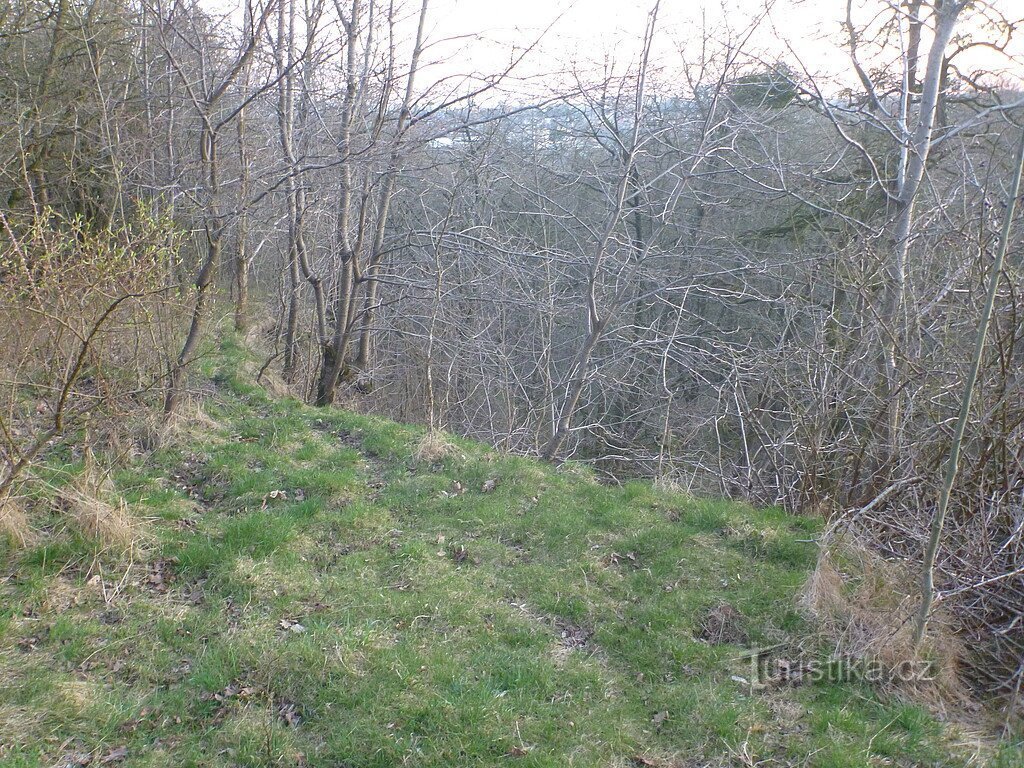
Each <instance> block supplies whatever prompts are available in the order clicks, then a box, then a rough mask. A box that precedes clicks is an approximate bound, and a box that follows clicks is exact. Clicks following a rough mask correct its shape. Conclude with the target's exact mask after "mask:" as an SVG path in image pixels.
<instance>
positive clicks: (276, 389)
mask: <svg viewBox="0 0 1024 768" xmlns="http://www.w3.org/2000/svg"><path fill="white" fill-rule="evenodd" d="M253 373H254V375H255V373H256V371H254V372H253ZM256 383H257V384H259V385H260V386H261V387H263V389H264V390H266V393H267V394H268V395H270V396H271V397H273V398H278V399H280V398H285V397H295V396H296V393H295V389H294V388H293V387H292V385H291V384H289V383H288V382H287V381H285V380H284V378H283V377H282V376H281V375H280V374H279V373H277V372H276V371H274V370H271V369H270V368H268V369H267V370H265V371H264V372H263V374H262V375H261V376H260V377H259V380H258V381H257V382H256Z"/></svg>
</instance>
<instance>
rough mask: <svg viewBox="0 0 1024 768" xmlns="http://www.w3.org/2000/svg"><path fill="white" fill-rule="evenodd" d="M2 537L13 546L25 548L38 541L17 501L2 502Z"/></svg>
mask: <svg viewBox="0 0 1024 768" xmlns="http://www.w3.org/2000/svg"><path fill="white" fill-rule="evenodd" d="M0 537H3V538H6V539H7V540H8V541H9V542H10V543H11V544H14V545H15V546H18V547H25V546H28V545H29V544H31V543H32V542H33V541H35V539H36V532H35V530H34V529H33V528H32V523H31V522H30V521H29V519H28V515H27V514H25V510H24V509H23V508H22V506H21V504H19V503H18V500H17V499H14V498H7V499H3V500H0Z"/></svg>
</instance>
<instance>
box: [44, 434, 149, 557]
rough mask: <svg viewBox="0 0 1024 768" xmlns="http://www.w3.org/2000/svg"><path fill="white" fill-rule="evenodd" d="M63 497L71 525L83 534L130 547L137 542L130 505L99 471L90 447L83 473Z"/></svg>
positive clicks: (63, 492) (106, 542)
mask: <svg viewBox="0 0 1024 768" xmlns="http://www.w3.org/2000/svg"><path fill="white" fill-rule="evenodd" d="M60 496H61V500H62V501H63V502H64V507H65V509H66V510H67V512H68V514H69V516H70V519H71V522H72V524H73V525H74V526H75V527H76V528H77V529H78V530H79V531H81V532H82V534H83V535H85V536H87V537H89V538H91V539H95V540H97V541H99V542H101V543H103V544H104V545H106V546H128V545H130V544H132V543H133V542H134V541H135V538H136V536H137V534H138V531H137V528H136V525H135V521H134V520H133V519H132V516H131V513H130V512H129V510H128V505H127V504H126V503H125V501H124V499H122V498H121V497H120V496H118V494H117V492H116V491H115V489H114V486H113V483H111V482H110V478H109V477H108V476H107V475H106V474H104V473H103V472H102V471H100V469H99V467H98V466H97V464H96V462H95V458H94V457H93V456H92V452H91V451H90V450H88V449H86V454H85V468H84V470H83V471H82V474H80V475H79V476H78V477H77V478H75V480H74V481H73V482H72V483H71V484H70V485H69V486H68V487H67V488H64V489H63V490H62V491H61V494H60Z"/></svg>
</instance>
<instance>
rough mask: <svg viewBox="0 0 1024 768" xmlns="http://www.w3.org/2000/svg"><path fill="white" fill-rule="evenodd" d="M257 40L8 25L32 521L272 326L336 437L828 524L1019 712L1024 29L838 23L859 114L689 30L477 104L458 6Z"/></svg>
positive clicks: (2, 81) (70, 5)
mask: <svg viewBox="0 0 1024 768" xmlns="http://www.w3.org/2000/svg"><path fill="white" fill-rule="evenodd" d="M246 1H247V2H248V3H249V4H248V5H246V6H245V8H244V9H241V10H240V11H239V12H237V13H228V14H225V13H223V12H222V11H221V10H219V9H218V8H217V7H216V6H215V5H214V4H208V3H203V2H199V1H198V0H152V1H151V0H4V1H3V2H2V3H0V104H2V105H3V109H2V111H0V236H2V246H0V281H2V282H3V290H2V294H0V382H2V389H0V399H2V403H0V405H2V409H0V458H2V460H3V462H2V468H0V500H2V499H6V498H7V497H8V496H10V497H12V498H13V496H14V495H16V494H18V493H20V492H22V489H23V486H24V484H25V483H28V482H30V478H31V475H32V466H33V463H34V461H35V460H36V459H37V458H38V457H39V456H41V455H42V454H44V453H45V452H46V451H48V450H50V449H51V447H52V446H53V445H55V444H57V443H60V442H61V441H64V442H74V441H79V440H81V439H82V435H83V434H85V433H87V434H88V435H89V439H90V440H91V441H93V442H95V444H96V445H97V446H98V448H97V450H100V449H102V450H106V451H108V452H113V453H114V454H116V453H117V452H118V451H121V452H127V451H138V450H146V449H149V448H151V447H152V446H153V445H154V444H155V443H156V442H158V441H159V437H160V426H159V425H160V424H161V423H166V422H167V421H168V420H172V419H174V418H189V417H190V416H189V414H190V413H191V411H190V405H189V401H190V393H191V387H192V384H191V379H190V375H191V373H192V372H193V371H194V370H195V368H196V367H197V366H200V365H201V364H202V361H203V358H204V355H205V354H206V350H207V349H208V344H209V343H210V339H211V336H212V333H213V331H214V330H215V329H217V328H227V327H229V326H231V325H233V327H234V328H235V329H236V330H237V331H238V332H239V334H240V337H241V338H244V339H247V343H249V344H251V345H252V346H253V347H254V348H255V349H258V350H260V351H261V354H262V364H261V366H260V367H259V369H258V370H256V371H254V373H256V374H258V375H259V377H260V379H261V380H264V381H269V382H272V383H275V385H276V386H277V387H278V388H280V389H285V388H287V389H288V390H289V391H290V392H291V393H292V394H294V395H295V396H297V397H299V398H301V399H304V400H306V401H308V402H310V403H313V404H316V405H319V406H324V407H328V406H331V405H337V406H341V407H346V408H352V409H357V410H362V411H369V412H375V413H380V414H383V415H386V416H389V417H391V418H394V419H398V420H401V421H407V422H417V423H423V424H427V425H429V426H430V427H431V428H433V429H437V430H446V431H448V432H451V433H454V434H459V435H464V436H468V437H471V438H475V439H478V440H481V441H484V442H487V443H490V444H492V445H494V446H497V447H499V448H501V449H503V450H507V451H511V452H518V453H524V454H532V455H536V456H540V457H542V458H544V459H547V460H551V461H557V462H563V461H568V460H572V461H578V462H584V463H588V464H591V465H593V466H594V467H595V468H596V470H597V471H598V472H599V473H601V474H602V476H604V477H607V478H608V479H609V480H611V481H614V480H619V479H625V478H630V477H636V476H641V477H650V478H653V479H655V480H656V481H657V482H659V483H665V484H668V485H672V486H674V487H678V488H681V489H684V490H687V491H689V492H691V493H693V494H694V495H698V496H708V495H711V496H729V497H734V498H743V499H748V500H750V501H751V502H752V503H756V504H767V505H773V504H777V505H783V506H785V507H786V508H787V509H789V510H791V511H794V512H797V513H800V514H806V515H816V516H821V517H823V518H824V519H825V520H826V521H827V525H828V529H827V530H828V535H827V537H826V539H825V541H824V542H823V543H822V552H823V554H822V565H821V566H820V568H819V571H828V572H829V573H833V574H838V573H841V571H842V567H841V566H840V565H837V564H833V563H832V562H831V559H830V558H831V552H832V549H831V548H832V545H833V543H836V542H839V541H842V542H844V543H849V542H851V541H855V542H857V545H858V547H859V548H860V550H862V551H863V552H864V553H865V554H864V556H865V557H867V556H868V555H867V554H866V553H873V554H872V555H871V556H872V557H876V558H878V559H879V561H884V562H896V563H901V564H903V565H905V566H906V567H907V568H908V569H910V571H912V573H913V574H914V575H913V581H912V583H911V582H908V585H907V587H906V590H905V592H904V594H903V595H902V597H901V598H900V599H899V600H897V601H896V604H895V607H893V608H892V612H893V614H894V615H895V614H898V615H899V616H902V617H903V620H904V624H902V625H901V624H899V623H897V622H895V620H892V621H890V626H891V625H895V628H894V629H893V632H896V633H898V632H903V631H904V630H906V631H907V632H914V631H915V629H916V634H917V635H918V638H917V641H916V642H915V644H919V643H920V641H921V636H923V635H925V634H927V632H929V631H937V629H936V627H937V626H938V625H939V624H940V623H941V626H942V628H943V630H945V629H947V628H951V629H952V630H955V632H956V633H957V635H958V636H959V637H960V638H961V642H962V643H963V644H964V646H965V647H970V648H975V649H982V650H983V654H982V655H981V657H980V658H976V656H977V654H973V653H972V655H971V658H972V659H973V660H974V661H975V662H976V664H975V668H976V669H977V670H978V674H975V675H973V676H972V679H973V680H974V681H975V682H976V683H977V685H979V686H980V687H982V688H984V689H986V690H989V691H992V692H996V693H1000V694H1003V695H1006V696H1009V697H1013V696H1015V695H1016V694H1017V693H1019V691H1020V688H1021V682H1022V677H1024V621H1022V618H1021V617H1022V610H1024V389H1022V380H1021V375H1022V374H1021V361H1022V359H1024V348H1022V344H1024V327H1022V318H1024V273H1022V271H1021V259H1022V256H1024V227H1022V226H1021V225H1020V224H1021V222H1020V221H1019V218H1020V212H1019V210H1018V211H1017V217H1018V221H1017V222H1014V220H1013V218H1014V211H1015V203H1016V202H1017V198H1018V197H1019V195H1020V190H1019V176H1020V170H1019V169H1020V166H1021V158H1022V156H1024V155H1022V152H1024V150H1021V149H1019V148H1018V147H1019V146H1022V147H1024V145H1022V144H1021V136H1022V133H1024V96H1022V91H1021V83H1022V75H1024V61H1021V60H1018V59H1015V58H1014V54H1013V51H1014V50H1015V47H1014V46H1015V45H1016V42H1017V41H1016V35H1019V34H1021V32H1022V30H1021V24H1022V23H1024V22H1022V21H1021V20H1020V19H1019V18H1018V16H1020V15H1022V13H1024V9H1022V8H1021V7H1019V6H1018V3H1016V2H1015V1H1014V0H990V2H968V1H965V0H934V1H932V0H904V1H903V2H897V0H865V1H864V2H860V0H858V2H852V0H851V1H850V2H847V1H846V0H833V2H832V3H831V5H832V6H834V8H833V9H832V12H833V15H834V23H833V24H832V27H831V29H832V35H833V38H834V39H833V42H835V43H836V45H837V46H838V47H839V48H841V49H842V51H843V56H844V60H843V66H844V67H845V71H846V77H845V79H841V80H836V79H826V78H824V77H820V76H819V75H818V73H817V72H816V70H815V68H814V67H813V66H812V64H811V63H809V62H807V61H805V60H804V59H802V58H801V56H800V51H798V50H794V49H793V48H788V47H786V46H785V45H781V44H780V46H779V48H778V50H777V51H776V54H775V56H774V57H771V58H768V57H766V56H765V55H764V53H763V50H759V49H755V48H754V47H753V46H752V45H750V44H749V41H750V40H751V39H752V38H753V35H754V31H755V30H757V29H760V28H761V27H762V26H763V25H764V24H765V23H766V20H767V19H770V18H771V7H770V4H769V6H768V7H767V8H765V9H764V12H763V13H762V14H761V15H759V16H757V17H753V18H734V19H733V23H732V24H731V25H729V26H728V27H725V26H707V27H703V28H702V27H698V26H695V27H694V28H692V29H690V30H689V31H688V32H687V36H686V37H685V38H680V37H679V36H678V35H677V36H676V38H674V39H673V43H672V45H669V46H666V45H663V44H661V43H660V42H659V41H660V40H662V38H659V35H662V34H663V31H662V27H661V26H660V24H661V19H660V18H659V14H663V13H664V12H665V9H664V8H659V7H658V5H657V4H655V3H652V4H651V5H652V6H653V7H650V8H648V11H649V13H648V15H647V24H646V32H645V33H644V34H643V35H642V36H640V37H637V38H636V39H635V40H633V41H631V43H630V45H628V46H620V47H619V48H618V49H617V50H616V51H615V52H614V55H613V56H612V55H608V56H606V57H605V58H604V59H603V60H602V63H601V64H600V65H595V66H586V65H584V64H579V65H578V66H575V67H573V66H568V65H563V64H560V65H559V66H558V67H557V70H558V71H557V72H555V73H553V74H552V76H551V77H550V78H549V79H547V80H544V81H538V79H537V78H536V77H534V78H531V79H530V82H529V87H527V86H526V85H525V84H524V83H523V82H522V81H521V80H519V79H517V78H519V72H520V71H521V70H522V68H523V67H525V66H527V64H528V63H529V61H531V57H532V56H534V55H535V50H534V49H535V47H536V46H539V45H541V44H544V45H547V46H548V47H549V48H550V45H551V40H549V39H546V38H545V37H544V34H545V33H543V32H540V33H538V34H537V36H536V37H534V38H531V39H524V40H523V41H522V43H521V45H520V46H519V47H518V48H516V49H515V50H511V51H510V52H509V53H508V55H507V56H506V60H505V64H504V66H503V67H497V68H495V69H494V71H489V72H473V73H470V72H466V73H464V75H458V74H454V73H457V72H459V69H458V66H457V62H455V63H453V62H452V61H451V60H448V61H439V59H438V53H437V51H438V50H442V49H443V50H450V48H444V47H439V41H438V40H436V39H433V38H432V36H431V35H432V32H431V30H433V29H434V28H435V27H434V21H435V17H434V14H435V13H438V12H439V11H437V10H436V9H435V8H433V7H431V4H430V3H429V2H428V0H407V2H400V1H399V0H332V2H327V1H326V0H259V2H256V0H246ZM584 2H585V0H584ZM662 5H666V4H665V3H662ZM1014 14H1017V16H1014ZM667 50H670V51H671V53H666V51H667ZM1017 50H1019V49H1017ZM980 53H983V54H984V55H979V54H980ZM979 62H981V64H979ZM961 413H962V418H961V419H960V420H959V421H958V415H960V414H961ZM11 509H12V510H13V507H11ZM13 516H14V512H13V511H12V512H11V513H10V515H9V519H8V521H7V523H6V524H7V525H8V526H13V525H14V523H13V522H12V520H13ZM837 546H838V544H837ZM922 574H923V584H921V581H922ZM818 577H819V581H821V580H822V579H825V578H826V576H823V575H822V574H821V573H819V574H818ZM915 616H916V617H917V618H915ZM939 616H941V622H938V621H936V617H939ZM928 617H931V618H932V627H931V628H929V627H926V626H925V619H927V618H928ZM915 625H916V626H915ZM851 626H852V625H851ZM861 629H863V630H864V632H866V633H868V634H870V632H869V631H868V629H865V628H863V627H861ZM846 631H847V633H848V634H849V633H851V632H854V633H855V632H856V631H858V628H857V627H856V626H852V628H851V627H847V630H846ZM908 642H913V641H908Z"/></svg>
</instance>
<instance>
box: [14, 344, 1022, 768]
mask: <svg viewBox="0 0 1024 768" xmlns="http://www.w3.org/2000/svg"><path fill="white" fill-rule="evenodd" d="M244 367H245V356H244V353H243V351H242V350H241V349H240V348H238V347H237V346H235V344H234V342H232V341H230V340H229V341H227V342H225V343H223V345H222V348H221V350H220V351H219V353H218V354H217V355H216V356H215V358H213V359H212V362H210V363H209V364H208V366H207V370H206V372H205V373H206V378H207V379H208V381H207V386H206V387H205V389H204V391H205V392H206V395H205V396H204V399H203V400H202V401H201V402H200V403H199V407H200V408H201V410H199V409H198V408H197V409H193V410H192V416H191V417H190V419H188V420H187V421H186V422H185V423H184V424H182V425H181V426H180V427H179V434H178V435H177V436H176V437H174V438H173V439H170V440H168V441H167V442H166V443H165V444H164V446H163V447H162V448H160V449H159V450H157V451H156V452H153V453H150V454H148V455H139V456H136V457H134V458H132V459H130V460H129V461H127V462H126V463H125V465H124V466H122V467H121V468H120V469H118V470H116V471H115V472H114V473H113V475H112V477H111V481H112V487H111V488H109V490H111V491H116V495H118V496H120V497H123V498H124V500H125V501H126V503H127V507H126V509H127V510H128V511H130V513H131V515H132V517H133V518H134V520H135V523H134V528H133V529H132V530H131V535H130V537H129V538H130V539H131V543H130V544H127V545H124V546H120V547H116V546H115V547H106V548H104V547H101V546H100V545H99V544H98V543H96V541H95V540H94V539H91V538H88V537H85V536H83V535H81V534H79V533H76V532H75V531H74V529H72V528H70V527H69V526H68V525H67V524H66V522H65V520H66V517H65V516H62V515H61V513H60V512H59V511H58V510H53V511H51V512H50V513H48V514H49V517H47V518H44V519H42V520H41V519H40V518H39V517H38V514H39V510H40V509H43V508H49V507H53V506H54V502H53V500H54V499H57V498H65V499H66V498H67V496H66V495H63V496H62V493H61V492H62V489H63V488H65V487H67V486H68V485H69V484H70V483H71V482H72V480H73V478H74V477H75V476H76V475H77V474H79V473H81V472H82V470H83V460H82V457H81V456H80V455H78V454H70V453H69V454H67V455H61V454H60V453H59V452H58V453H55V454H54V455H51V456H49V457H48V459H47V462H46V465H45V467H43V468H41V469H40V470H39V471H38V473H37V479H39V480H41V481H43V482H41V483H37V484H35V486H34V487H37V488H44V489H45V490H37V491H36V492H37V493H38V496H37V497H35V498H33V499H28V500H26V504H27V505H29V506H30V508H31V509H33V510H35V514H36V517H35V518H34V519H36V520H37V525H42V524H43V523H44V522H45V524H46V525H48V526H49V527H50V528H52V530H48V531H47V535H46V537H45V538H44V539H41V540H40V541H41V542H45V543H37V544H35V545H34V546H28V547H27V548H24V549H16V548H14V547H7V545H5V544H4V545H0V547H4V548H3V549H0V579H2V580H0V680H2V683H0V685H2V686H3V692H2V694H0V765H3V766H5V768H14V767H15V766H18V767H22V766H25V767H27V766H54V765H57V766H77V765H117V766H168V765H175V766H272V765H273V766H305V765H308V766H351V767H352V768H356V767H357V766H360V767H361V766H395V765H410V766H455V765H459V766H462V765H465V766H485V765H520V766H552V767H554V766H559V767H561V766H628V765H637V766H696V765H715V766H717V765H811V766H822V767H823V768H824V767H827V768H838V767H840V766H868V765H893V764H897V765H951V766H952V765H965V764H968V762H969V761H970V760H971V759H972V758H971V756H972V754H973V753H974V748H973V747H972V745H971V744H970V743H969V740H968V739H965V738H964V737H963V736H962V735H958V734H957V733H956V732H954V731H953V730H951V729H948V728H945V727H944V726H942V725H941V724H940V723H939V722H938V721H937V720H936V719H934V718H933V717H932V716H931V715H929V714H928V713H927V712H926V711H925V710H923V709H922V708H920V707H917V706H912V705H907V704H901V703H898V702H894V701H889V702H887V703H886V702H883V701H882V700H880V699H879V698H878V697H877V696H876V695H875V693H873V691H872V689H871V688H870V687H869V686H868V685H867V684H866V683H864V682H860V681H857V680H850V681H845V682H833V683H827V682H813V683H812V682H805V683H803V684H778V685H770V686H768V687H766V688H764V689H761V688H758V689H754V688H752V687H751V686H750V685H749V684H748V681H749V679H750V678H751V673H750V662H749V660H746V659H744V657H743V652H744V651H745V650H746V649H747V648H749V647H764V646H780V647H782V648H784V649H786V648H795V647H796V646H798V645H799V646H802V647H805V648H809V647H813V642H814V641H813V627H812V626H810V625H809V624H808V622H807V620H806V619H805V618H803V617H802V616H801V614H800V612H799V610H798V607H797V600H796V597H797V594H798V592H799V589H800V587H801V585H802V584H803V583H804V581H805V580H806V578H807V575H808V573H809V571H810V569H811V568H812V567H813V565H814V562H815V558H816V548H815V544H814V542H813V537H814V534H815V532H816V523H815V522H813V521H811V520H810V519H805V518H797V517H791V516H787V515H786V514H784V513H781V512H779V511H772V510H767V511H764V510H754V509H751V508H749V507H746V506H742V505H738V504H733V503H727V502H711V501H696V500H693V499H691V498H689V497H686V496H684V495H680V494H676V493H671V492H667V491H661V490H658V489H655V488H653V487H652V486H651V485H650V484H648V483H640V482H636V483H629V484H627V485H625V486H623V487H609V486H606V485H602V484H599V483H598V482H596V481H595V480H594V479H593V478H592V477H591V476H590V475H589V474H588V473H587V472H586V471H585V470H583V469H581V468H577V467H574V466H571V465H564V466H562V467H560V468H555V467H553V466H548V465H543V464H540V463H538V462H535V461H532V460H527V459H524V458H516V457H511V456H504V455H500V454H496V453H494V452H492V451H490V450H489V449H486V448H484V447H482V446H480V445H478V444H473V443H468V442H465V441H460V440H457V439H455V438H451V439H450V443H449V444H448V446H447V448H445V446H444V445H442V444H439V443H438V442H437V441H431V440H424V433H423V431H422V430H420V429H418V428H412V427H407V426H401V425H398V424H394V423H390V422H386V421H382V420H377V419H371V418H367V417H363V416H359V415H355V414H353V413H350V412H346V411H343V410H338V409H315V408H312V407H308V406H305V405H302V404H300V403H298V402H297V401H294V400H288V399H283V400H278V399H273V398H271V397H269V396H268V395H267V394H266V393H265V392H264V391H263V390H262V389H260V388H259V387H256V386H255V385H253V384H252V383H251V381H250V380H248V379H247V378H246V377H244V376H243V375H242V374H241V373H239V371H241V370H243V368H244ZM101 485H103V484H101ZM780 653H785V651H781V652H780ZM1004 762H1005V763H1006V764H1007V765H1009V764H1011V763H1010V758H1007V759H1006V761H1004ZM975 764H977V763H975Z"/></svg>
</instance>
